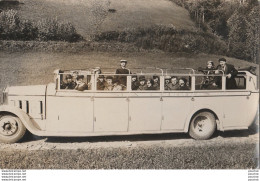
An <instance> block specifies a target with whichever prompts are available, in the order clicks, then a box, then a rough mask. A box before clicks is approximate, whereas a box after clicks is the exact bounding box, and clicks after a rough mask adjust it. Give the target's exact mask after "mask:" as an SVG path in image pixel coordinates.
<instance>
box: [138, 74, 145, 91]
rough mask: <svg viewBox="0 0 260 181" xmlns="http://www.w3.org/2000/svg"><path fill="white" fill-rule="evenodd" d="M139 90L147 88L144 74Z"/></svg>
mask: <svg viewBox="0 0 260 181" xmlns="http://www.w3.org/2000/svg"><path fill="white" fill-rule="evenodd" d="M137 90H145V77H144V76H140V77H139V87H138V89H137Z"/></svg>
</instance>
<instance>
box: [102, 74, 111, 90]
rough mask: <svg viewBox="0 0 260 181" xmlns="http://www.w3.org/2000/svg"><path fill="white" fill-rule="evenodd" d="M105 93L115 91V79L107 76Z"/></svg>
mask: <svg viewBox="0 0 260 181" xmlns="http://www.w3.org/2000/svg"><path fill="white" fill-rule="evenodd" d="M104 85H105V88H104V90H105V91H112V90H113V77H112V76H107V77H106V82H105V83H104Z"/></svg>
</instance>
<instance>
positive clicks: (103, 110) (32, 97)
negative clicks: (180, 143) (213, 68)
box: [0, 71, 259, 142]
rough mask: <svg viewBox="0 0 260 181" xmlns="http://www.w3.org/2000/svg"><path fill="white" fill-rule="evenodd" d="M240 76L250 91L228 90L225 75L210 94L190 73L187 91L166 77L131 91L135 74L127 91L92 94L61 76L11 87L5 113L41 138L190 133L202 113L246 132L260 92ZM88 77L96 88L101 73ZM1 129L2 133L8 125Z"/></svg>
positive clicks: (221, 126)
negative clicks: (155, 85)
mask: <svg viewBox="0 0 260 181" xmlns="http://www.w3.org/2000/svg"><path fill="white" fill-rule="evenodd" d="M240 73H243V76H244V77H245V80H246V87H245V89H234V90H225V86H224V85H225V76H224V75H223V76H222V89H221V90H210V91H209V90H196V88H195V81H196V80H195V79H196V74H189V75H188V76H190V78H191V79H190V80H191V89H190V90H188V91H187V90H185V91H181V90H178V91H165V90H164V89H163V88H164V77H165V75H164V74H162V75H160V82H161V85H160V90H158V91H132V90H131V88H130V87H131V75H125V76H127V90H125V91H97V90H96V86H93V87H92V90H88V91H77V90H61V89H60V88H59V86H57V85H58V84H59V81H60V77H59V73H56V75H55V78H56V84H54V83H50V84H48V85H39V86H14V87H8V88H7V89H6V90H5V92H4V96H5V100H4V104H3V105H1V106H0V115H1V116H2V117H3V116H5V115H13V116H16V117H18V118H19V119H20V120H21V122H22V124H23V125H24V126H25V127H26V129H27V130H29V131H30V132H31V133H32V134H35V135H39V136H67V137H69V136H101V135H129V134H146V133H173V132H184V133H186V132H188V131H189V126H190V122H191V120H192V118H193V117H194V116H195V115H196V114H197V113H199V112H202V111H204V112H210V113H211V114H213V115H214V116H215V119H216V125H217V130H220V131H225V130H239V129H247V128H248V127H249V126H250V125H251V124H252V122H253V121H254V120H255V117H256V115H257V112H258V103H259V90H258V88H257V85H256V84H257V77H256V76H255V75H253V74H251V73H250V72H247V71H244V72H239V74H240ZM89 76H90V77H91V83H92V85H96V84H95V82H96V80H97V74H90V75H89ZM200 76H201V75H200ZM0 126H2V128H1V129H2V130H3V129H4V126H5V125H4V123H2V124H0ZM14 131H15V130H14ZM0 132H1V131H0ZM9 134H10V133H9ZM7 142H8V141H7Z"/></svg>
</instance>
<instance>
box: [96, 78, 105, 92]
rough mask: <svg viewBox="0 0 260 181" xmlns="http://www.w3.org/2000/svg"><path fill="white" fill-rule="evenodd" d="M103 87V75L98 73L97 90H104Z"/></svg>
mask: <svg viewBox="0 0 260 181" xmlns="http://www.w3.org/2000/svg"><path fill="white" fill-rule="evenodd" d="M104 88H105V80H104V75H100V76H99V77H98V81H97V90H104Z"/></svg>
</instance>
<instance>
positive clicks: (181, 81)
mask: <svg viewBox="0 0 260 181" xmlns="http://www.w3.org/2000/svg"><path fill="white" fill-rule="evenodd" d="M179 90H190V88H189V87H188V86H187V79H185V78H180V79H179Z"/></svg>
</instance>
